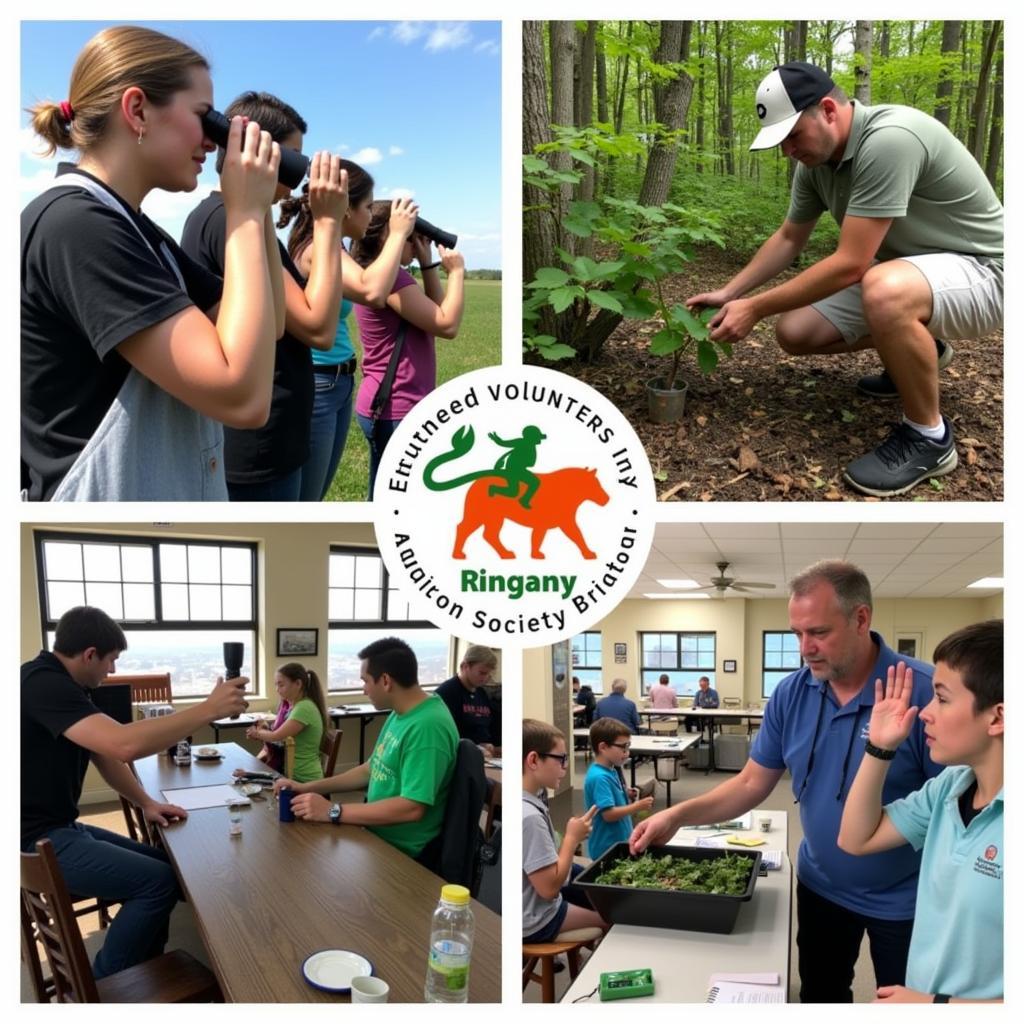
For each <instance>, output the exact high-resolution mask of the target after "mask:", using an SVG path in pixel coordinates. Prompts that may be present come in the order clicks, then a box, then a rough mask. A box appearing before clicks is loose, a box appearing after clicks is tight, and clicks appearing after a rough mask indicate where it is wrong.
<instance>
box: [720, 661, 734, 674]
mask: <svg viewBox="0 0 1024 1024" xmlns="http://www.w3.org/2000/svg"><path fill="white" fill-rule="evenodd" d="M722 671H723V672H735V671H736V662H735V661H734V660H733V659H731V658H726V660H725V661H723V662H722Z"/></svg>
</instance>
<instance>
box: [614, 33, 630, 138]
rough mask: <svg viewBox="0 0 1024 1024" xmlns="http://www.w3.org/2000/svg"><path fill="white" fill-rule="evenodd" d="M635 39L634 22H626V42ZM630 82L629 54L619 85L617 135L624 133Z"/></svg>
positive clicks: (616, 105)
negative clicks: (628, 84) (623, 126)
mask: <svg viewBox="0 0 1024 1024" xmlns="http://www.w3.org/2000/svg"><path fill="white" fill-rule="evenodd" d="M632 38H633V22H631V21H628V22H626V42H627V43H629V42H630V40H632ZM628 82H629V54H628V53H627V54H626V56H625V57H624V58H623V60H622V81H621V82H620V83H619V91H618V97H617V100H616V103H615V133H616V134H617V135H618V134H619V133H621V132H622V116H623V113H624V112H625V109H626V85H627V83H628Z"/></svg>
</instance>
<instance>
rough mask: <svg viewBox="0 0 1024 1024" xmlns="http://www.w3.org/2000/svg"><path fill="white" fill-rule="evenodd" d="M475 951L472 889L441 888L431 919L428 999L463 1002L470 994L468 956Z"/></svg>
mask: <svg viewBox="0 0 1024 1024" xmlns="http://www.w3.org/2000/svg"><path fill="white" fill-rule="evenodd" d="M472 951H473V911H472V909H471V907H470V905H469V890H468V889H467V888H465V886H461V885H445V886H442V888H441V901H440V902H439V903H438V905H437V909H436V910H435V911H434V916H433V919H432V920H431V922H430V957H429V959H428V961H427V980H426V982H425V984H424V987H423V995H424V997H425V998H426V1001H427V1002H428V1003H464V1002H466V1000H467V999H468V998H469V957H470V954H471V953H472Z"/></svg>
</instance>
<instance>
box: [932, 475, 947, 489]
mask: <svg viewBox="0 0 1024 1024" xmlns="http://www.w3.org/2000/svg"><path fill="white" fill-rule="evenodd" d="M928 486H929V487H930V488H931V489H932V490H933V491H944V490H945V489H946V481H945V480H936V479H935V477H932V478H931V479H930V480H929V481H928Z"/></svg>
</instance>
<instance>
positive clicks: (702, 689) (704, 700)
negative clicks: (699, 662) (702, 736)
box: [686, 676, 721, 732]
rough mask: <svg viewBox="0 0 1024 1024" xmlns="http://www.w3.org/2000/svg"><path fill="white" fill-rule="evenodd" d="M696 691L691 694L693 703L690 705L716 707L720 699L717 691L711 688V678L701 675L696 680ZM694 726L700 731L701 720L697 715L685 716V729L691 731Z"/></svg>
mask: <svg viewBox="0 0 1024 1024" xmlns="http://www.w3.org/2000/svg"><path fill="white" fill-rule="evenodd" d="M697 687H698V689H697V692H696V693H695V694H694V695H693V704H692V705H690V706H691V707H695V708H717V707H718V705H719V704H721V701H720V700H719V697H718V691H717V690H714V689H712V688H711V680H710V679H708V677H707V676H701V677H700V679H698V680H697ZM694 728H696V729H697V731H698V732H700V729H701V720H700V718H699V717H698V716H697V715H687V716H686V731H687V732H693V730H694Z"/></svg>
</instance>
